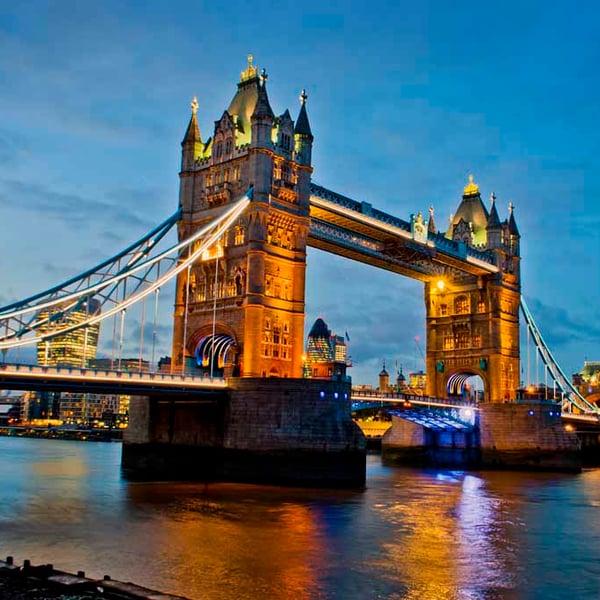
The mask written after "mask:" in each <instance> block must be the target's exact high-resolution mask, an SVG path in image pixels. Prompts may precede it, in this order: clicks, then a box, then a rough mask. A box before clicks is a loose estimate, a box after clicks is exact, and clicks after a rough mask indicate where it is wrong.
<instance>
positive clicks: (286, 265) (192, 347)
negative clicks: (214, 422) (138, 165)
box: [173, 60, 313, 377]
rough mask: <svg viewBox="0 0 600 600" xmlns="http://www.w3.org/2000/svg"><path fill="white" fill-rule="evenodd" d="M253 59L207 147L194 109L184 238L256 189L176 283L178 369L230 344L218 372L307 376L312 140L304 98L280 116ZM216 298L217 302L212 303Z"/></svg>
mask: <svg viewBox="0 0 600 600" xmlns="http://www.w3.org/2000/svg"><path fill="white" fill-rule="evenodd" d="M257 73H258V72H257V69H256V67H255V66H253V65H252V62H251V60H250V61H249V64H248V68H247V69H246V71H244V72H243V73H242V77H241V81H240V82H239V83H238V89H237V92H236V94H235V96H234V98H233V100H232V101H231V103H230V105H229V108H228V109H227V110H226V111H225V112H224V113H223V116H222V117H221V118H220V119H219V120H218V121H216V123H215V129H214V134H213V136H212V137H211V138H210V139H209V140H208V141H206V142H203V141H202V139H201V136H200V131H199V128H198V124H197V120H196V107H197V105H196V104H195V103H194V104H193V114H192V118H191V120H190V124H189V126H188V130H187V132H186V135H185V138H184V140H183V142H182V148H183V151H182V167H181V173H180V179H181V187H180V204H181V207H182V216H181V220H180V222H179V238H180V240H181V239H184V238H186V237H188V236H189V235H191V234H192V233H193V232H195V231H197V230H198V229H199V228H201V227H202V226H204V225H206V224H207V223H209V222H210V221H212V220H213V219H214V218H215V217H216V216H217V215H219V214H220V213H221V212H222V211H223V210H225V209H227V208H228V207H229V206H230V205H231V204H232V203H234V202H235V201H237V200H238V199H239V198H241V197H242V196H243V195H244V194H245V193H246V192H247V191H248V190H249V189H250V188H251V187H252V188H253V199H252V202H251V205H250V206H249V208H248V209H247V210H246V211H245V213H244V214H243V216H242V217H240V219H239V221H238V223H237V224H236V225H235V226H234V227H233V228H232V229H231V230H230V231H229V232H228V234H227V235H226V236H224V238H223V239H222V240H221V241H220V243H219V244H218V245H217V246H216V247H215V248H214V249H213V250H212V251H209V252H207V253H206V256H204V257H203V258H202V259H201V260H199V261H198V262H197V264H195V265H193V267H192V269H191V270H190V271H189V272H187V271H184V272H182V273H181V274H180V276H179V278H178V280H177V288H176V301H175V315H174V333H173V368H174V369H175V370H178V369H180V368H181V366H182V362H183V361H185V362H186V364H187V365H190V366H192V365H193V366H194V367H195V366H197V365H198V363H199V362H202V361H201V360H199V358H198V352H199V348H202V345H203V344H206V343H208V342H207V340H210V339H211V338H212V337H213V331H214V332H215V334H216V336H220V337H219V339H221V340H226V342H225V343H224V345H223V346H222V352H221V354H220V355H219V356H217V357H216V358H215V359H214V360H213V361H212V363H213V364H212V365H210V362H211V358H210V356H211V355H212V354H211V353H208V357H207V358H205V362H204V364H203V365H200V367H201V368H202V367H204V368H206V369H211V371H213V372H214V373H215V374H219V375H221V374H223V375H225V376H231V375H234V376H242V377H301V376H302V354H303V338H304V296H305V293H304V281H305V269H306V239H307V235H308V226H309V196H310V191H309V186H310V175H311V172H312V167H311V152H312V141H313V136H312V133H311V131H310V126H309V124H308V117H307V115H306V109H305V101H306V95H305V94H303V95H302V96H301V103H302V104H301V109H300V113H299V115H298V118H297V120H296V122H295V123H294V121H293V120H292V119H291V116H290V113H289V112H288V111H287V110H286V111H285V112H284V113H283V114H282V115H281V116H279V117H276V116H275V115H274V113H273V111H272V109H271V106H270V104H269V99H268V96H267V88H266V80H267V78H266V74H264V73H263V75H262V76H261V77H259V76H258V74H257ZM215 296H216V303H215Z"/></svg>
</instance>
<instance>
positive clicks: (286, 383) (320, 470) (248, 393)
mask: <svg viewBox="0 0 600 600" xmlns="http://www.w3.org/2000/svg"><path fill="white" fill-rule="evenodd" d="M228 383H229V387H228V389H227V391H226V392H225V391H224V392H223V394H222V395H221V396H220V397H212V398H208V399H207V398H204V399H203V398H202V397H201V396H198V397H197V398H188V399H186V400H171V399H156V398H143V397H138V398H135V399H134V398H132V401H131V404H130V426H129V428H128V430H127V431H126V433H125V435H124V439H123V455H122V467H123V471H124V473H125V474H126V476H128V477H130V478H132V479H143V480H156V479H170V480H173V479H178V480H200V481H211V480H221V481H236V482H250V483H267V484H282V485H310V486H325V487H362V486H364V483H365V475H366V450H365V448H366V441H365V438H364V435H363V434H362V432H361V431H360V428H359V427H358V426H357V425H356V424H355V423H354V422H353V421H352V418H351V414H350V385H349V384H347V383H342V382H333V381H321V380H309V379H254V378H252V379H250V378H238V379H230V380H228Z"/></svg>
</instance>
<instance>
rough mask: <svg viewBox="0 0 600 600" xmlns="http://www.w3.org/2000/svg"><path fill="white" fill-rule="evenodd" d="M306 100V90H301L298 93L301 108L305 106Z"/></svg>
mask: <svg viewBox="0 0 600 600" xmlns="http://www.w3.org/2000/svg"><path fill="white" fill-rule="evenodd" d="M307 99H308V95H307V93H306V90H304V89H303V90H302V91H301V92H300V104H301V105H302V106H304V105H305V104H306V100H307Z"/></svg>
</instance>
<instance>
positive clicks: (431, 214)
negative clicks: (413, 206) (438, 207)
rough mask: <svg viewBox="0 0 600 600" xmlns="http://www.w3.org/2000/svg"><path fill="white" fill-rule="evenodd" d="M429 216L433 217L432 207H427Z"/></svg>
mask: <svg viewBox="0 0 600 600" xmlns="http://www.w3.org/2000/svg"><path fill="white" fill-rule="evenodd" d="M429 216H430V217H433V205H431V206H430V207H429Z"/></svg>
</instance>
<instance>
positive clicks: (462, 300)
mask: <svg viewBox="0 0 600 600" xmlns="http://www.w3.org/2000/svg"><path fill="white" fill-rule="evenodd" d="M454 312H455V313H456V314H457V315H466V314H468V313H469V299H468V298H467V296H458V297H457V298H456V300H455V301H454Z"/></svg>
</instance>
